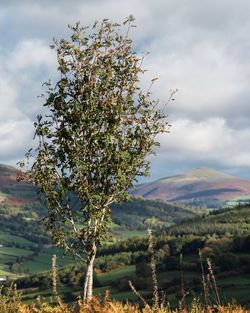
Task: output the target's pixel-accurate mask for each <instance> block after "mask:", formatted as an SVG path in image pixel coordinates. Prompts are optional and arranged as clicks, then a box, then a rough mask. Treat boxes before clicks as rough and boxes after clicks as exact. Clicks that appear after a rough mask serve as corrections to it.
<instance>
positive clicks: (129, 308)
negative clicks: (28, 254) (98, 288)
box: [0, 288, 250, 313]
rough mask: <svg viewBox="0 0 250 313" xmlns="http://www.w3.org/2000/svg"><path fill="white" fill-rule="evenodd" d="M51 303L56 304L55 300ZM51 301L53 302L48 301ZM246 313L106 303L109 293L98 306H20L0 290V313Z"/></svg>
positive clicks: (220, 308)
mask: <svg viewBox="0 0 250 313" xmlns="http://www.w3.org/2000/svg"><path fill="white" fill-rule="evenodd" d="M53 298H54V301H55V297H53ZM51 301H52V299H51ZM19 312H20V313H182V312H183V313H212V312H221V313H245V312H250V310H247V309H244V308H243V307H241V306H237V305H234V304H228V305H227V306H219V305H217V306H206V307H204V306H203V305H201V303H199V301H197V300H195V299H194V300H193V302H192V304H191V305H190V306H189V307H184V308H183V307H182V305H180V307H179V308H178V309H171V308H170V307H169V306H166V305H161V306H160V307H158V308H156V307H150V306H148V305H146V306H145V307H140V306H139V305H138V304H130V303H128V302H127V303H126V304H124V303H122V302H120V301H117V300H112V301H111V300H109V296H108V293H107V292H106V296H105V298H104V300H103V301H102V302H101V301H100V300H99V299H98V298H95V297H93V299H92V301H91V302H89V303H85V302H84V301H83V300H82V299H81V298H80V297H79V298H78V301H77V302H75V303H73V305H71V306H69V305H67V304H65V303H63V302H62V301H61V299H60V298H57V304H56V305H55V304H49V303H46V302H41V300H40V298H39V297H38V299H37V301H36V302H33V303H31V304H24V303H22V302H21V299H20V295H19V294H18V293H17V291H16V290H15V289H14V290H13V289H12V288H9V290H8V291H7V293H6V294H3V292H2V290H1V288H0V313H19Z"/></svg>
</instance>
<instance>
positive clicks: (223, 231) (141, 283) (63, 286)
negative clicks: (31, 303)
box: [17, 204, 250, 306]
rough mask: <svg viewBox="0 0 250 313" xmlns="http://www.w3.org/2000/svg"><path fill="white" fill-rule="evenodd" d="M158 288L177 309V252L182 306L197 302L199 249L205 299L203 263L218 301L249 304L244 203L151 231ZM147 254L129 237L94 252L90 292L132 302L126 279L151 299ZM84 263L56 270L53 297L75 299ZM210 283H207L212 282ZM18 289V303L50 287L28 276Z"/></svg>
mask: <svg viewBox="0 0 250 313" xmlns="http://www.w3.org/2000/svg"><path fill="white" fill-rule="evenodd" d="M153 241H154V251H155V254H154V255H155V258H156V260H157V274H158V284H159V288H160V289H161V290H162V292H163V293H165V294H166V295H167V297H168V301H169V302H170V304H171V306H178V304H179V301H180V299H181V297H182V292H181V288H182V287H181V278H180V254H182V256H183V258H182V262H183V264H182V270H183V279H184V281H183V282H184V289H185V291H186V294H187V297H186V303H191V302H192V301H193V299H194V298H196V299H200V301H201V302H202V301H203V295H202V293H203V288H202V278H201V271H202V270H201V260H200V258H199V255H198V249H200V250H201V255H202V258H203V266H204V271H205V277H206V279H208V278H210V280H209V281H207V288H208V294H209V301H212V302H213V301H214V300H215V299H214V298H213V297H214V289H212V287H211V276H209V274H210V272H209V270H208V268H207V265H206V259H207V258H209V259H210V261H211V262H212V268H213V272H214V275H215V277H216V281H217V288H218V292H219V295H220V299H221V301H222V303H224V304H226V303H227V302H228V301H232V298H234V299H235V300H234V301H237V303H238V304H245V305H249V304H250V303H249V286H250V254H249V244H250V205H249V204H244V205H240V206H238V207H236V208H235V209H223V210H218V211H213V212H211V213H210V214H209V215H207V216H203V217H196V218H193V219H191V220H189V221H188V220H187V221H183V222H181V223H180V224H178V225H175V226H171V227H169V228H166V229H165V230H164V229H162V230H161V231H159V232H156V233H155V234H154V236H153ZM150 259H151V254H150V251H149V249H148V240H147V239H146V238H138V237H137V238H136V237H135V238H130V239H128V240H123V241H117V242H115V243H114V244H113V245H106V246H103V247H102V248H100V249H98V253H97V259H96V261H95V280H94V284H95V294H98V293H100V294H101V295H102V296H103V295H104V293H105V290H111V297H114V298H115V299H129V300H130V301H137V298H136V297H135V295H134V294H133V292H132V291H131V289H130V287H129V285H128V280H131V281H132V282H133V284H134V286H135V288H136V290H138V291H139V292H140V294H142V295H143V297H144V298H146V299H147V300H149V301H150V298H151V297H152V292H153V290H152V278H151V269H150V266H149V263H150ZM84 271H85V267H84V264H81V263H78V264H75V265H68V266H66V267H65V268H62V269H60V270H59V271H58V282H59V283H60V284H59V286H60V287H59V293H60V296H62V297H63V299H65V300H66V301H72V300H75V299H76V296H77V295H79V294H80V293H81V291H82V286H81V284H82V275H83V273H84ZM212 284H213V283H212ZM17 285H18V286H19V288H21V289H22V288H23V299H24V300H29V299H32V298H33V299H35V297H37V294H38V292H39V294H42V295H46V296H47V297H48V299H49V295H50V294H51V288H50V287H49V282H48V273H40V274H39V275H32V276H30V277H29V278H28V277H26V278H21V279H19V280H18V281H17Z"/></svg>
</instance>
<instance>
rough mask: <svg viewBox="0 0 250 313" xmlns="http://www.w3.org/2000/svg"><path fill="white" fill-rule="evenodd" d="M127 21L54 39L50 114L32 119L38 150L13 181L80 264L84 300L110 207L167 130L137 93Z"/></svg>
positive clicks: (158, 112)
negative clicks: (33, 195)
mask: <svg viewBox="0 0 250 313" xmlns="http://www.w3.org/2000/svg"><path fill="white" fill-rule="evenodd" d="M133 20H134V18H133V17H129V18H128V19H127V20H126V21H125V22H124V25H125V26H124V27H125V28H126V32H125V34H124V35H121V31H122V30H121V29H120V25H119V24H114V23H111V22H110V21H108V20H107V19H105V20H103V21H102V22H101V23H98V22H96V23H95V24H94V25H93V27H92V28H89V27H80V23H79V22H77V23H76V26H74V27H73V26H69V28H70V29H71V31H72V33H73V34H72V36H71V39H70V40H65V39H61V40H60V41H58V40H55V39H54V45H53V46H51V48H52V49H56V52H57V60H58V63H59V67H58V70H59V73H60V79H59V80H58V82H57V83H56V84H55V85H54V86H52V83H51V82H47V83H46V84H45V85H46V86H47V95H45V96H44V99H45V103H44V105H43V106H44V107H45V108H47V111H48V112H49V113H48V114H46V115H45V117H43V116H42V115H38V116H37V122H36V123H35V124H34V125H35V136H37V137H38V139H39V143H38V147H37V149H36V153H35V154H32V153H33V152H32V150H29V151H28V153H27V154H26V157H27V159H28V160H27V162H29V160H30V159H31V157H32V164H31V165H29V166H30V167H29V170H27V171H26V172H19V177H18V178H19V179H20V180H22V179H27V180H30V181H32V182H33V183H34V184H35V185H36V186H38V192H39V194H40V196H41V198H42V199H43V200H44V203H45V204H46V206H47V208H48V217H46V218H45V219H44V222H45V224H46V226H47V229H48V230H50V231H51V235H52V239H53V242H54V243H55V244H56V245H57V246H59V247H62V248H64V249H66V250H68V251H70V252H71V253H72V254H73V255H74V256H78V257H80V258H81V259H82V260H83V261H85V262H86V263H87V270H86V276H85V283H84V298H85V299H86V300H90V299H91V297H92V286H93V263H94V259H95V256H96V249H97V246H98V245H100V243H101V240H103V239H104V238H105V235H106V233H107V230H108V223H109V222H110V221H111V210H110V208H109V205H110V204H111V203H112V202H114V201H118V202H119V201H120V200H126V199H127V198H128V189H129V188H131V187H133V184H134V183H135V182H136V181H137V177H139V176H147V175H149V164H150V162H149V161H148V160H147V159H146V158H147V157H148V156H149V155H151V154H153V153H154V147H156V146H159V143H157V142H156V139H155V137H156V135H158V134H159V133H162V132H166V131H168V123H167V122H166V114H165V112H164V111H163V109H164V108H163V109H159V108H158V106H159V103H158V101H156V100H153V99H151V98H152V97H151V92H150V88H149V90H148V91H147V92H143V91H142V90H141V88H140V87H139V81H140V75H141V74H143V73H144V70H143V69H142V68H141V66H142V61H143V58H140V57H137V55H136V53H135V52H134V51H133V50H132V40H131V39H129V37H128V34H129V31H130V29H131V26H133V25H132V22H133ZM87 31H89V34H88V35H87ZM154 80H155V79H153V80H152V83H153V82H154ZM173 93H174V92H172V93H171V94H170V98H172V95H173ZM30 162H31V161H30ZM19 164H20V166H24V165H25V162H20V163H19Z"/></svg>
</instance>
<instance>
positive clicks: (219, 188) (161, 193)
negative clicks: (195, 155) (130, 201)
mask: <svg viewBox="0 0 250 313" xmlns="http://www.w3.org/2000/svg"><path fill="white" fill-rule="evenodd" d="M131 194H133V195H140V196H142V197H145V198H148V199H163V200H167V201H170V202H182V203H188V204H193V205H195V204H197V205H199V204H206V203H207V204H208V203H210V204H211V205H212V206H218V205H221V204H223V203H225V201H226V200H230V199H233V198H235V197H240V196H247V195H250V181H248V180H245V179H240V178H237V177H234V176H231V175H227V174H223V173H220V172H217V171H215V170H213V169H210V168H207V167H201V168H198V169H195V170H193V171H189V172H186V173H184V174H180V175H175V176H171V177H166V178H162V179H159V180H156V181H154V182H152V183H145V184H140V185H138V186H136V189H135V190H134V191H132V192H131ZM216 204H217V205H216ZM208 207H209V205H208Z"/></svg>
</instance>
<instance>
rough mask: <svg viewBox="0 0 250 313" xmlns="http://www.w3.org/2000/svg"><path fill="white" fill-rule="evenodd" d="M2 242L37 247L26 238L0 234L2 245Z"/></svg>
mask: <svg viewBox="0 0 250 313" xmlns="http://www.w3.org/2000/svg"><path fill="white" fill-rule="evenodd" d="M1 241H6V242H8V243H19V244H22V245H25V246H27V247H30V246H34V245H35V244H34V242H31V241H29V240H27V239H25V238H22V237H18V236H13V235H8V234H1V233H0V243H1ZM0 249H1V248H0Z"/></svg>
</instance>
